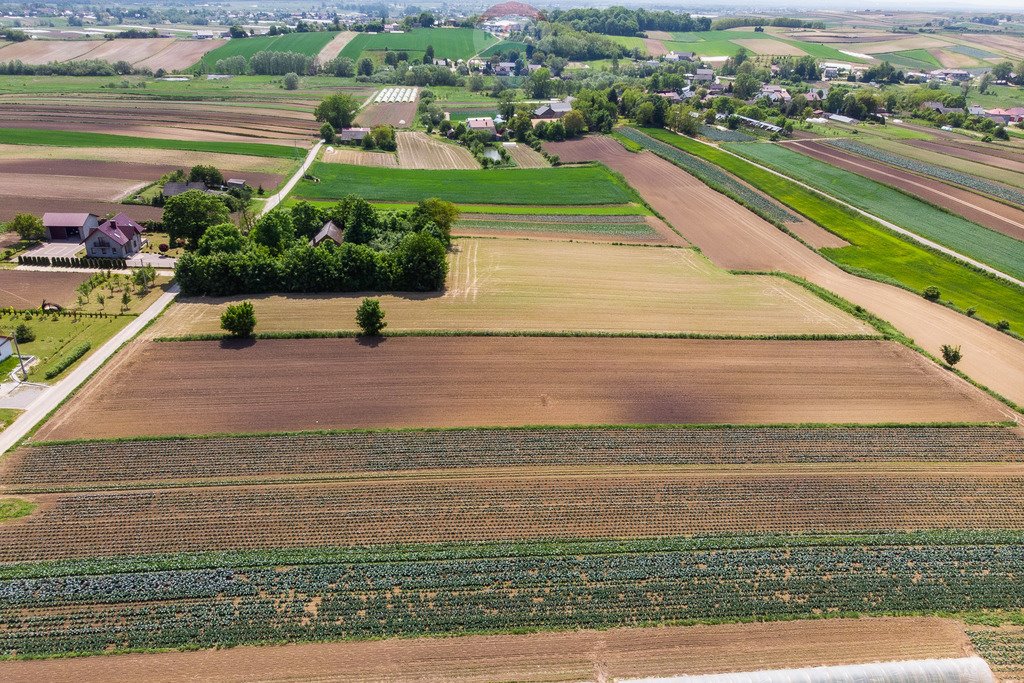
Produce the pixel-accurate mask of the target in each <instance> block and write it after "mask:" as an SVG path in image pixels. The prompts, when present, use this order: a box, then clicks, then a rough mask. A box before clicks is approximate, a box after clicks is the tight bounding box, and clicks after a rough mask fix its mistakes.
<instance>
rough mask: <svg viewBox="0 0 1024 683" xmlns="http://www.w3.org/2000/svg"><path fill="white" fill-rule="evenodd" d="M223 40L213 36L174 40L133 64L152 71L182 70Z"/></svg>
mask: <svg viewBox="0 0 1024 683" xmlns="http://www.w3.org/2000/svg"><path fill="white" fill-rule="evenodd" d="M225 42H227V41H225V40H223V39H221V38H214V39H213V40H175V41H174V42H173V43H171V45H169V46H168V47H166V48H164V49H163V50H161V51H160V52H158V53H156V54H155V55H153V56H152V57H147V58H146V59H142V60H140V61H138V62H134V63H133V65H134V66H136V67H138V68H140V69H142V68H149V69H152V70H153V71H156V70H157V69H163V70H164V71H184V70H185V69H187V68H189V67H190V66H192V65H193V64H195V63H196V62H198V61H199V60H200V59H202V58H203V55H205V54H206V53H207V52H210V51H212V50H216V49H217V48H218V47H220V46H221V45H223V44H224V43H225Z"/></svg>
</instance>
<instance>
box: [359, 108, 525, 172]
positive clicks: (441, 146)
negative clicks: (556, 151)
mask: <svg viewBox="0 0 1024 683" xmlns="http://www.w3.org/2000/svg"><path fill="white" fill-rule="evenodd" d="M375 106H380V105H375ZM389 106H396V105H389ZM395 139H396V141H397V142H398V165H399V166H400V167H401V168H419V169H436V170H445V169H458V168H464V169H471V170H472V169H478V168H480V164H478V163H477V162H476V159H474V158H473V155H472V154H471V153H470V151H469V150H468V149H466V148H465V147H462V146H461V145H456V144H454V143H449V142H441V141H440V140H435V139H434V138H432V137H430V136H428V135H427V134H426V133H421V132H401V133H398V134H397V135H396V136H395ZM531 151H532V150H531Z"/></svg>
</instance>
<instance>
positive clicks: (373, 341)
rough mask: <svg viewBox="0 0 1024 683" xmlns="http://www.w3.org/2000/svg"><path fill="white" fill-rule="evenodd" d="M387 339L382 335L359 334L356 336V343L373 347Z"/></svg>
mask: <svg viewBox="0 0 1024 683" xmlns="http://www.w3.org/2000/svg"><path fill="white" fill-rule="evenodd" d="M387 340H388V338H387V337H385V336H382V335H379V334H378V335H376V336H374V337H367V336H366V335H363V334H360V335H357V336H356V344H359V345H360V346H366V347H369V348H371V349H375V348H377V347H378V346H380V345H381V344H383V343H384V342H386V341H387Z"/></svg>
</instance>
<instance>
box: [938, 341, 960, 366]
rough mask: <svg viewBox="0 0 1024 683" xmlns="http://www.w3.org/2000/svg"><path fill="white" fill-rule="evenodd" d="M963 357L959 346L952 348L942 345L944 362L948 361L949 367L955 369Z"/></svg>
mask: <svg viewBox="0 0 1024 683" xmlns="http://www.w3.org/2000/svg"><path fill="white" fill-rule="evenodd" d="M961 357H962V356H961V354H960V347H959V346H950V345H949V344H943V345H942V360H944V361H946V365H948V366H949V367H953V366H954V365H956V364H957V363H959V362H960V358H961Z"/></svg>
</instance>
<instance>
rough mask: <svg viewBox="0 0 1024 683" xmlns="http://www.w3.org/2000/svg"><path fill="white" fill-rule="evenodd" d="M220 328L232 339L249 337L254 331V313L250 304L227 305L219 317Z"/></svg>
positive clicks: (248, 302) (247, 302)
mask: <svg viewBox="0 0 1024 683" xmlns="http://www.w3.org/2000/svg"><path fill="white" fill-rule="evenodd" d="M220 326H221V328H222V329H223V330H224V331H226V332H227V333H229V334H230V335H231V336H232V337H239V338H243V337H251V336H252V332H253V330H255V329H256V311H255V309H254V308H253V307H252V302H251V301H243V302H241V303H238V304H229V305H228V307H227V308H226V309H224V313H223V314H222V315H221V316H220Z"/></svg>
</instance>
